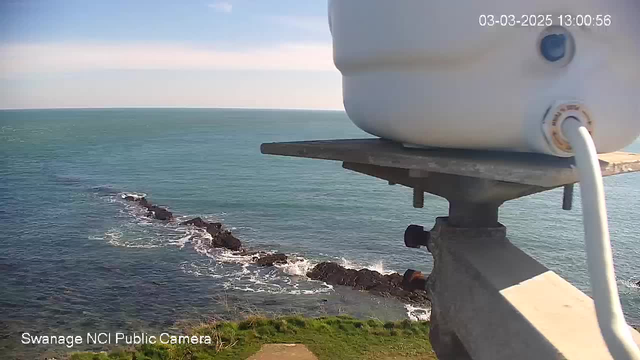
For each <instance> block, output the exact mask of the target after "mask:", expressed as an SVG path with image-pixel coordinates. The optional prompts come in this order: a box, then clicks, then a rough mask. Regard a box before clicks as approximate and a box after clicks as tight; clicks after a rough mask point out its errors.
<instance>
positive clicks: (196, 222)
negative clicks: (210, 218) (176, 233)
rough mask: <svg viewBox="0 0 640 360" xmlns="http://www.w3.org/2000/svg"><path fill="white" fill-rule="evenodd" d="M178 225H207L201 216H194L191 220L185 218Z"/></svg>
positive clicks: (204, 226) (205, 226) (203, 226)
mask: <svg viewBox="0 0 640 360" xmlns="http://www.w3.org/2000/svg"><path fill="white" fill-rule="evenodd" d="M180 225H193V226H195V227H199V228H205V229H206V228H207V225H209V223H208V222H206V221H204V220H202V218H201V217H196V218H193V219H191V220H187V221H183V222H181V223H180Z"/></svg>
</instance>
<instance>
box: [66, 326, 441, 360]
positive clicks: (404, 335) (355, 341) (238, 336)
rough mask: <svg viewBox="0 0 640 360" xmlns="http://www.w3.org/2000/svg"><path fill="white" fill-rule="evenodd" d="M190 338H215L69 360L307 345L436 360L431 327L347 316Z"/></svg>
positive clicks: (161, 357)
mask: <svg viewBox="0 0 640 360" xmlns="http://www.w3.org/2000/svg"><path fill="white" fill-rule="evenodd" d="M189 335H208V336H211V339H212V343H211V345H191V344H175V345H171V344H168V345H164V344H155V345H151V344H146V345H139V346H136V347H135V348H128V349H124V348H123V349H119V350H115V351H112V352H109V353H87V352H84V353H73V354H71V356H70V358H71V360H134V359H135V360H174V359H175V360H177V359H180V360H191V359H192V360H196V359H198V360H205V359H207V360H209V359H211V360H213V359H229V360H240V359H246V358H247V357H249V356H251V355H252V354H254V353H255V352H257V351H258V350H259V349H260V347H261V346H262V345H263V344H273V343H298V344H305V345H307V347H308V348H309V350H311V351H312V352H313V353H314V354H315V355H316V356H317V357H318V359H319V360H352V359H368V360H372V359H376V360H387V359H389V360H390V359H398V360H399V359H403V360H404V359H411V360H419V359H420V360H432V359H433V360H435V359H437V358H436V356H435V354H434V353H433V350H432V349H431V344H430V343H429V339H428V335H429V323H428V322H411V321H408V320H403V321H398V322H381V321H379V320H374V319H370V320H358V319H355V318H352V317H348V316H343V315H341V316H334V317H321V318H315V319H310V318H304V317H301V316H288V317H279V318H274V319H268V318H265V317H250V318H248V319H246V320H244V321H241V322H215V323H211V324H205V325H200V326H198V327H195V328H193V329H192V331H191V332H190V334H189Z"/></svg>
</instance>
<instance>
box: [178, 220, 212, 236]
mask: <svg viewBox="0 0 640 360" xmlns="http://www.w3.org/2000/svg"><path fill="white" fill-rule="evenodd" d="M180 225H193V226H195V227H198V228H202V229H206V230H207V232H208V233H209V234H211V236H215V235H216V234H217V233H219V232H220V230H222V224H221V223H219V222H214V223H210V222H207V221H204V220H202V218H201V217H196V218H193V219H191V220H187V221H183V222H181V223H180Z"/></svg>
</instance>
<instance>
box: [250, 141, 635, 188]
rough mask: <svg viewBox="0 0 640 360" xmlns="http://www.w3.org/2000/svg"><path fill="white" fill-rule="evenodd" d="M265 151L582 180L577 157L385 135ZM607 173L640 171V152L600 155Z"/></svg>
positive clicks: (544, 180)
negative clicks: (417, 143)
mask: <svg viewBox="0 0 640 360" xmlns="http://www.w3.org/2000/svg"><path fill="white" fill-rule="evenodd" d="M260 150H261V151H262V153H263V154H271V155H285V156H295V157H304V158H313V159H324V160H337V161H343V162H346V163H356V164H366V165H375V166H383V167H392V168H400V169H409V170H414V171H425V172H431V173H443V174H450V175H461V176H469V177H475V178H482V179H489V180H498V181H506V182H512V183H517V184H526V185H535V186H540V187H545V188H553V187H558V186H562V185H566V184H571V183H575V182H576V181H578V179H577V176H576V173H575V172H574V171H573V160H572V159H570V158H557V157H553V156H547V155H539V154H526V153H507V152H492V151H470V150H449V149H414V148H406V147H404V146H402V145H401V144H398V143H395V142H391V141H387V140H381V139H345V140H318V141H299V142H281V143H266V144H262V146H261V148H260ZM600 164H601V169H602V175H603V176H610V175H616V174H620V173H626V172H633V171H640V154H632V153H626V152H615V153H610V154H603V155H601V156H600Z"/></svg>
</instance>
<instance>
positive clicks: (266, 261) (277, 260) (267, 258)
mask: <svg viewBox="0 0 640 360" xmlns="http://www.w3.org/2000/svg"><path fill="white" fill-rule="evenodd" d="M254 261H255V263H256V264H258V265H260V266H273V265H275V264H286V263H287V255H286V254H282V253H277V254H265V255H263V256H259V257H254Z"/></svg>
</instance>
